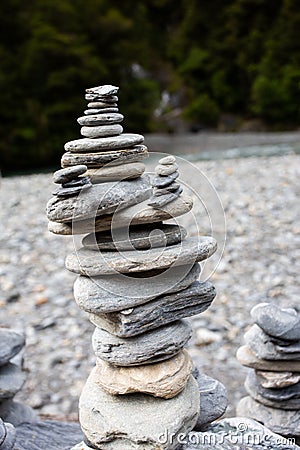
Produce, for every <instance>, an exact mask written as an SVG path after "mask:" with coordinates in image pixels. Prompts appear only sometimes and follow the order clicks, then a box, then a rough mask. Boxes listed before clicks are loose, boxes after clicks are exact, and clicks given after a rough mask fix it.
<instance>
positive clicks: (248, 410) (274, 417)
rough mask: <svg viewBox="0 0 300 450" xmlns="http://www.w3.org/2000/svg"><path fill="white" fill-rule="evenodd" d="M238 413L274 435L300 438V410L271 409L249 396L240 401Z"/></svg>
mask: <svg viewBox="0 0 300 450" xmlns="http://www.w3.org/2000/svg"><path fill="white" fill-rule="evenodd" d="M236 412H237V414H238V415H239V416H244V417H250V418H252V419H254V418H255V419H256V420H258V421H259V422H261V423H263V424H264V425H265V426H266V427H268V428H270V430H272V431H273V432H274V433H279V434H281V435H282V436H300V410H298V411H295V410H290V411H289V410H284V409H276V408H271V407H270V406H265V405H262V404H261V403H259V402H257V401H255V400H254V399H253V398H251V397H249V396H248V397H244V398H242V399H241V400H240V402H239V403H238V405H237V409H236ZM269 448H270V447H269ZM283 448H284V449H285V448H286V447H283ZM272 449H273V447H272Z"/></svg>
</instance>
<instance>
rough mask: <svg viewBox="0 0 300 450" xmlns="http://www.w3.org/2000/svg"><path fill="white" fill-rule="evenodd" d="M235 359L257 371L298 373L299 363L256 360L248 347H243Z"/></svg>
mask: <svg viewBox="0 0 300 450" xmlns="http://www.w3.org/2000/svg"><path fill="white" fill-rule="evenodd" d="M236 357H237V359H238V361H239V362H240V363H241V364H242V365H243V366H247V367H252V368H253V369H258V370H272V371H278V372H287V371H292V372H300V361H294V360H292V359H287V360H282V361H279V360H272V361H270V360H269V361H268V360H267V359H261V358H258V357H257V356H256V355H255V353H254V352H253V351H252V350H251V348H250V347H249V346H248V345H243V346H242V347H240V348H239V349H238V351H237V354H236Z"/></svg>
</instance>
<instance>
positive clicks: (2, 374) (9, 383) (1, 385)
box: [0, 363, 26, 400]
mask: <svg viewBox="0 0 300 450" xmlns="http://www.w3.org/2000/svg"><path fill="white" fill-rule="evenodd" d="M25 379H26V375H25V373H24V372H23V371H22V370H21V369H20V368H19V367H18V366H16V365H15V364H12V363H7V364H6V365H5V366H2V367H0V400H3V399H7V398H12V397H13V396H14V395H16V393H17V392H18V391H19V390H20V389H21V387H22V386H23V384H24V382H25Z"/></svg>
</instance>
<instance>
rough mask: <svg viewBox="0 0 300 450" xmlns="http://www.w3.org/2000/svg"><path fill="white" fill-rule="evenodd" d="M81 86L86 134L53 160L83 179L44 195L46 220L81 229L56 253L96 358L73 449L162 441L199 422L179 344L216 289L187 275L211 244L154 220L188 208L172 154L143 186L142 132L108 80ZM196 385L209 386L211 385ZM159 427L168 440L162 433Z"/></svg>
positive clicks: (62, 228)
mask: <svg viewBox="0 0 300 450" xmlns="http://www.w3.org/2000/svg"><path fill="white" fill-rule="evenodd" d="M86 92H87V95H86V99H87V100H89V101H90V103H89V104H88V109H87V110H86V111H85V116H84V117H81V118H80V119H78V122H79V123H80V125H82V129H81V133H82V134H83V135H84V136H87V137H86V138H84V139H78V140H76V141H72V142H68V143H67V144H66V145H65V149H66V150H67V153H65V155H64V156H63V158H62V166H63V167H64V169H63V170H66V169H67V168H69V167H74V166H75V169H74V170H75V171H76V170H77V169H78V167H77V166H78V165H84V166H86V167H87V171H86V172H85V173H83V172H82V173H81V175H80V176H83V177H86V176H88V177H89V178H90V180H91V182H92V184H93V185H92V187H90V188H89V189H85V190H83V191H82V192H80V193H79V194H78V193H77V194H76V195H74V193H73V194H72V195H70V196H67V197H65V196H64V197H62V196H58V195H57V194H55V197H54V198H53V199H51V200H50V201H49V202H48V205H47V215H48V218H49V220H50V224H49V229H50V230H51V231H53V232H54V233H57V234H74V235H75V234H78V235H80V234H85V236H84V237H83V239H82V241H81V248H79V249H78V250H76V251H75V252H74V253H73V254H70V255H68V256H67V259H66V267H67V269H69V270H70V271H72V272H75V273H77V274H79V277H78V278H77V280H76V281H75V284H74V296H75V300H76V302H77V304H78V306H79V307H80V308H81V309H83V310H84V311H86V312H88V313H89V319H90V321H91V322H92V323H93V324H94V325H95V331H94V334H93V348H94V351H95V355H96V366H95V367H94V368H93V370H92V372H91V374H90V376H89V378H88V380H87V382H86V385H85V387H84V389H83V392H82V394H81V397H80V404H79V415H80V423H81V427H82V430H83V433H84V435H85V442H84V443H81V444H79V445H78V446H76V448H77V449H79V448H80V449H88V448H94V449H108V450H109V449H113V450H118V449H122V450H131V449H141V450H152V449H153V450H154V449H173V448H177V447H178V440H177V437H178V436H179V435H180V433H188V432H189V431H191V430H192V429H193V428H194V427H195V426H197V424H198V421H199V418H198V416H199V409H200V401H199V397H200V394H199V391H200V390H201V381H199V380H200V378H199V374H197V372H194V375H195V376H196V377H198V383H199V384H200V389H199V386H198V383H197V381H196V379H195V378H194V376H193V374H192V370H193V365H192V362H191V359H190V357H189V355H188V353H187V351H186V350H184V349H183V348H184V346H185V344H186V343H187V341H188V340H189V338H190V336H191V333H192V330H191V326H190V324H189V322H187V321H186V320H185V318H187V317H189V316H192V315H194V314H198V313H201V312H203V311H205V310H206V309H207V308H208V307H209V306H210V304H211V302H212V301H213V299H214V297H215V288H214V287H213V285H212V284H211V283H209V282H207V281H206V282H199V281H198V277H199V274H200V270H201V267H200V265H199V261H202V260H205V259H207V258H208V257H209V256H210V255H212V254H213V253H214V252H215V250H216V242H215V240H214V239H213V238H211V237H204V236H202V237H194V238H189V237H186V236H187V232H186V230H185V229H184V228H183V227H181V226H179V225H177V224H164V223H163V221H164V220H168V219H171V218H174V217H177V216H180V215H182V214H185V213H186V212H188V211H190V210H191V208H192V200H191V199H190V198H189V197H186V196H184V195H180V194H181V190H182V188H181V186H179V185H178V183H176V184H175V185H174V181H175V179H176V178H177V177H178V171H177V165H176V163H175V160H174V158H173V157H168V158H163V159H162V160H161V161H160V164H159V166H158V168H157V175H156V177H155V178H154V179H153V180H152V184H153V186H154V187H155V189H154V192H153V190H152V187H151V182H150V178H149V176H148V175H145V174H144V175H143V172H144V169H145V166H144V165H143V164H142V163H141V162H140V161H141V160H142V159H143V158H145V157H146V156H147V148H146V147H145V146H144V145H143V144H142V142H143V136H141V135H136V134H122V127H121V126H120V122H121V121H122V120H123V116H122V115H121V114H119V112H118V110H117V100H118V98H117V93H118V88H116V87H113V86H100V87H97V88H93V89H88V90H87V91H86ZM107 163H108V165H107ZM76 167H77V169H76ZM67 170H70V169H67ZM82 170H83V169H82ZM61 173H62V174H63V175H65V174H66V172H60V175H61ZM76 174H77V176H78V172H76ZM55 179H57V174H56V176H55ZM59 180H61V179H59ZM71 187H72V186H71ZM63 188H65V186H62V189H63ZM67 188H68V186H67ZM159 189H161V191H160V193H159V192H158V191H159ZM150 198H151V199H150ZM149 199H150V201H149ZM161 199H163V201H162V202H161ZM206 387H207V392H210V393H211V394H212V395H215V396H218V395H219V394H220V392H219V390H218V389H216V386H215V385H212V384H210V385H209V386H208V384H206ZM202 388H203V386H202ZM221 397H222V396H220V395H219V398H221ZM215 398H216V397H215ZM223 403H224V400H223V399H222V406H221V408H219V409H218V408H215V406H214V404H213V403H211V406H212V408H211V409H213V410H214V411H206V416H205V418H204V419H203V420H202V421H201V420H200V422H199V427H201V426H202V425H203V424H204V423H207V422H209V421H210V420H214V418H216V417H219V416H220V415H221V414H222V412H223V410H224V408H223ZM208 409H209V407H208ZM221 410H222V412H221ZM200 417H201V414H200ZM165 433H168V434H169V435H170V436H171V440H168V441H167V442H166V443H164V444H162V443H161V442H160V441H161V439H162V437H163V436H164V435H165Z"/></svg>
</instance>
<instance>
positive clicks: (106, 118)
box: [77, 113, 124, 127]
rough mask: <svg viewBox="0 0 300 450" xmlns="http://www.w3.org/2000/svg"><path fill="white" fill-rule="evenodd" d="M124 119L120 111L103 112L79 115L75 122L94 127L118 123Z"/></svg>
mask: <svg viewBox="0 0 300 450" xmlns="http://www.w3.org/2000/svg"><path fill="white" fill-rule="evenodd" d="M123 119H124V116H123V115H122V114H120V113H103V114H95V115H93V114H90V115H85V116H82V117H79V118H78V119H77V122H78V123H79V125H81V126H83V127H86V126H87V127H94V126H97V125H109V124H110V125H111V124H115V123H120V122H122V121H123Z"/></svg>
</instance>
